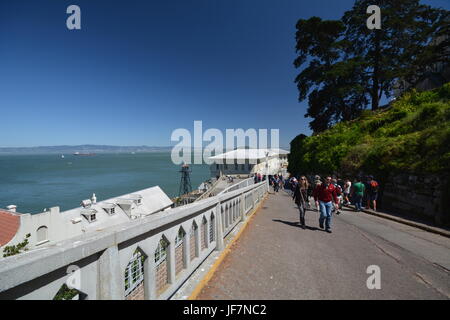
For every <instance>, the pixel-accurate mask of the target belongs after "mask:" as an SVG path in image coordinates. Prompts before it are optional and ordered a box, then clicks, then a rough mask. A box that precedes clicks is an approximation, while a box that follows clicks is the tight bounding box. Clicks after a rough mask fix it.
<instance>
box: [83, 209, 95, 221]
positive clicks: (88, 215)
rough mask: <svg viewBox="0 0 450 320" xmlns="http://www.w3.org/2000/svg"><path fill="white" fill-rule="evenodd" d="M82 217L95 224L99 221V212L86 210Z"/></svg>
mask: <svg viewBox="0 0 450 320" xmlns="http://www.w3.org/2000/svg"><path fill="white" fill-rule="evenodd" d="M81 215H82V216H84V217H85V218H86V220H87V221H89V222H94V221H96V220H97V210H95V209H84V210H82V211H81Z"/></svg>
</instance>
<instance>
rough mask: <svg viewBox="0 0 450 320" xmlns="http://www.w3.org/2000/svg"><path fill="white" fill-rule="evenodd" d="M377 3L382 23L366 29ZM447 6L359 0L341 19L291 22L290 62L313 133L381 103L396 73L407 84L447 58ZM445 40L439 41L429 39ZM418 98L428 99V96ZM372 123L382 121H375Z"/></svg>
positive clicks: (449, 43)
mask: <svg viewBox="0 0 450 320" xmlns="http://www.w3.org/2000/svg"><path fill="white" fill-rule="evenodd" d="M369 5H378V6H379V7H380V8H381V12H382V14H381V25H382V28H381V30H369V29H368V28H367V25H366V19H367V18H368V15H367V14H366V10H367V7H368V6H369ZM449 19H450V12H449V11H447V10H444V9H439V8H433V7H431V6H429V5H424V4H421V3H420V1H419V0H395V1H385V0H356V1H355V3H354V5H353V7H352V8H351V9H350V10H348V11H347V12H345V14H344V15H343V16H342V18H341V19H339V20H322V19H321V18H318V17H312V18H309V19H306V20H305V19H300V20H299V21H298V22H297V25H296V29H297V30H296V34H295V38H296V53H297V57H296V59H295V61H294V66H295V68H297V69H300V71H299V74H298V75H297V77H296V78H295V82H296V84H297V88H298V91H299V101H303V100H306V99H308V109H307V112H306V114H305V117H310V118H312V121H311V122H310V124H309V126H310V128H311V129H312V130H313V131H314V132H322V131H324V130H326V129H329V128H330V127H331V126H332V125H333V124H335V123H337V122H339V121H348V120H352V119H355V118H357V117H359V116H360V115H361V112H363V110H364V109H366V108H367V107H368V105H369V102H370V103H371V107H372V110H377V109H378V108H379V100H380V98H381V97H382V96H386V97H388V98H389V97H390V96H391V95H392V92H393V89H394V86H395V84H396V83H397V81H398V79H402V80H405V81H407V82H408V83H409V84H411V85H412V86H414V85H416V84H417V83H419V82H420V81H421V80H423V78H424V76H425V75H429V73H430V68H429V67H430V66H432V65H433V64H435V63H439V62H440V63H445V64H447V63H448V61H449V59H450V57H449V53H448V52H449V50H448V47H449V46H450V38H448V37H447V38H446V37H445V35H448V34H449V32H450V30H449V29H450V23H449ZM438 38H439V39H444V40H443V41H442V42H438V41H434V40H436V39H438ZM421 99H425V100H427V99H428V97H422V98H421ZM373 125H374V126H375V127H374V128H375V129H376V127H377V125H382V123H379V124H377V123H373Z"/></svg>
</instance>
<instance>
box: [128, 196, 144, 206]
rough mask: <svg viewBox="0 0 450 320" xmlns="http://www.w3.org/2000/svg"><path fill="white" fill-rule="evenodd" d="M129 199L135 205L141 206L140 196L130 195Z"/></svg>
mask: <svg viewBox="0 0 450 320" xmlns="http://www.w3.org/2000/svg"><path fill="white" fill-rule="evenodd" d="M130 199H131V200H133V201H134V202H135V203H136V204H137V205H140V204H142V196H141V195H140V194H130Z"/></svg>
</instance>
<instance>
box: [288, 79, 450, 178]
mask: <svg viewBox="0 0 450 320" xmlns="http://www.w3.org/2000/svg"><path fill="white" fill-rule="evenodd" d="M289 172H291V173H293V174H304V173H343V174H347V175H356V174H359V173H362V172H364V173H371V174H376V175H378V176H381V175H385V174H388V173H395V172H402V173H405V172H407V173H446V174H448V173H449V172H450V83H447V84H445V85H444V86H443V87H441V88H438V89H435V90H432V91H425V92H417V91H412V92H409V93H407V94H405V95H404V96H403V97H402V98H400V99H399V100H397V101H396V102H394V103H393V104H392V106H391V107H390V108H388V109H384V110H380V111H377V112H372V111H369V110H366V111H364V112H363V113H362V115H361V116H360V117H359V118H358V119H355V120H353V121H347V122H341V123H338V124H337V125H335V126H333V127H332V128H330V129H328V130H326V131H324V132H322V133H320V134H318V135H313V136H311V137H306V136H304V135H300V136H297V137H296V138H295V139H294V140H292V142H291V154H290V157H289Z"/></svg>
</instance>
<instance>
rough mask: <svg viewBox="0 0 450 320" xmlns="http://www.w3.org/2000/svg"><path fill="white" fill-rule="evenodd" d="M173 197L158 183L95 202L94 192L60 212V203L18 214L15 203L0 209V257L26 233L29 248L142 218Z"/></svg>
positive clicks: (166, 205)
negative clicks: (5, 248) (6, 248)
mask: <svg viewBox="0 0 450 320" xmlns="http://www.w3.org/2000/svg"><path fill="white" fill-rule="evenodd" d="M171 206H172V201H171V200H170V199H169V197H168V196H167V195H166V194H165V193H164V192H163V191H162V190H161V188H160V187H158V186H156V187H152V188H148V189H144V190H141V191H137V192H135V193H133V194H127V195H123V196H119V197H116V198H111V199H108V200H105V201H101V202H98V203H97V199H96V197H95V194H94V195H93V196H92V198H91V199H88V200H83V201H82V203H81V207H79V208H76V209H72V210H68V211H64V212H60V211H59V207H53V208H51V209H50V210H49V211H46V212H42V213H39V214H29V213H28V214H20V213H17V212H15V211H16V207H15V206H9V207H8V209H9V210H0V228H1V232H0V258H1V257H3V248H4V247H5V246H8V245H15V244H17V243H20V242H22V241H23V240H24V239H25V237H26V235H27V234H30V237H29V238H28V241H29V245H28V246H27V247H28V248H29V249H36V248H38V247H41V246H44V245H46V244H51V243H55V242H58V241H61V240H66V239H69V238H72V237H75V236H78V235H81V234H84V233H88V232H98V231H102V230H103V229H104V228H107V227H110V226H113V225H117V224H120V223H124V222H127V221H131V220H134V219H138V218H143V217H146V216H148V215H151V214H154V213H157V212H160V211H165V210H168V209H170V208H171Z"/></svg>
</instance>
